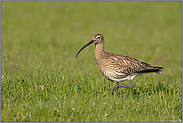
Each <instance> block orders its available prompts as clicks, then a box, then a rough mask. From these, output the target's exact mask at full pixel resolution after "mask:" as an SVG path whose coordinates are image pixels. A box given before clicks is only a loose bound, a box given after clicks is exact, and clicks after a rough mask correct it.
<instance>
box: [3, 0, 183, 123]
mask: <svg viewBox="0 0 183 123" xmlns="http://www.w3.org/2000/svg"><path fill="white" fill-rule="evenodd" d="M96 33H101V34H103V35H104V38H105V50H106V51H107V52H111V53H116V54H125V55H129V56H132V57H134V58H136V59H138V60H140V61H144V62H147V63H149V64H151V65H154V66H161V67H163V68H164V69H163V70H162V72H161V74H144V75H142V76H139V77H137V78H135V79H134V80H133V81H134V82H135V85H136V86H135V87H134V88H133V89H129V88H122V89H121V90H122V92H121V94H120V95H118V93H117V92H116V93H115V94H114V95H112V94H111V92H112V89H113V87H114V86H115V83H113V82H111V81H109V80H107V79H105V78H104V77H103V75H102V74H101V73H100V71H99V69H98V67H97V64H96V62H95V53H94V44H93V45H91V46H89V47H87V48H86V49H84V50H83V51H82V52H81V53H80V54H79V56H78V57H77V58H76V57H75V56H76V54H77V52H78V51H79V49H80V48H81V47H82V46H83V45H84V44H86V43H87V42H89V41H90V40H91V38H92V35H94V34H96ZM181 36H182V2H181V1H177V2H155V1H154V2H123V1H121V2H94V1H93V2H23V1H22V2H12V1H9V2H8V1H2V2H1V121H2V122H26V121H27V122H38V121H39V122H112V121H114V122H126V121H128V122H130V121H133V122H137V121H138V122H150V121H151V122H182V37H181ZM121 84H123V85H130V82H129V81H124V82H123V83H121Z"/></svg>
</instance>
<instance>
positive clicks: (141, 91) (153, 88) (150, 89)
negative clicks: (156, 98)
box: [118, 82, 174, 97]
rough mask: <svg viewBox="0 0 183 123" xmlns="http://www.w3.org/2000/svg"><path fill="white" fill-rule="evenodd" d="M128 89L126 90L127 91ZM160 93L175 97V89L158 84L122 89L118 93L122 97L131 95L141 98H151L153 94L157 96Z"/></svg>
mask: <svg viewBox="0 0 183 123" xmlns="http://www.w3.org/2000/svg"><path fill="white" fill-rule="evenodd" d="M125 89H126V90H125ZM159 92H163V93H167V94H170V95H173V93H174V89H173V88H169V87H168V86H167V85H166V84H164V83H160V82H159V83H158V84H156V85H154V84H152V83H149V84H147V85H144V86H142V85H141V86H135V87H134V88H132V89H131V88H128V89H127V88H121V92H120V93H118V95H120V96H124V95H128V94H131V95H132V96H135V97H140V96H142V95H146V96H150V95H152V94H157V93H159Z"/></svg>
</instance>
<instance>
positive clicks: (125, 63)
mask: <svg viewBox="0 0 183 123" xmlns="http://www.w3.org/2000/svg"><path fill="white" fill-rule="evenodd" d="M96 62H97V65H98V67H99V69H100V71H101V73H102V74H103V75H104V76H105V77H106V78H107V79H110V80H113V81H115V80H117V81H123V80H126V79H127V78H126V77H128V76H130V77H132V79H133V78H134V77H135V76H137V75H140V74H141V73H149V72H157V73H158V71H161V70H160V69H163V68H161V67H154V66H151V65H149V64H147V63H145V62H141V61H139V60H137V59H135V58H133V57H130V56H127V55H122V54H112V53H108V52H105V53H104V54H103V55H102V56H101V57H100V58H99V57H98V59H96Z"/></svg>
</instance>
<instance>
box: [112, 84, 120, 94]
mask: <svg viewBox="0 0 183 123" xmlns="http://www.w3.org/2000/svg"><path fill="white" fill-rule="evenodd" d="M117 89H119V85H118V84H117V85H116V86H115V87H114V88H113V89H112V95H113V94H114V91H116V90H117Z"/></svg>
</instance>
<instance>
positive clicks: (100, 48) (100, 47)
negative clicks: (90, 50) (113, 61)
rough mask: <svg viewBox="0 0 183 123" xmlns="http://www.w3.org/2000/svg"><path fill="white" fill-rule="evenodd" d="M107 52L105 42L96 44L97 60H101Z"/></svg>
mask: <svg viewBox="0 0 183 123" xmlns="http://www.w3.org/2000/svg"><path fill="white" fill-rule="evenodd" d="M104 54H105V51H104V42H101V43H98V44H95V58H96V60H97V61H98V60H100V59H101V58H102V57H103V56H104Z"/></svg>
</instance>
